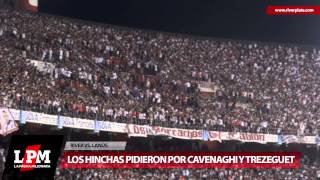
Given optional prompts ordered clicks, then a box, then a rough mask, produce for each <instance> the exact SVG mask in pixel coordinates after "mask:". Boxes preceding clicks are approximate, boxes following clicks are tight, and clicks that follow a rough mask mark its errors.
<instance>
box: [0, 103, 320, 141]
mask: <svg viewBox="0 0 320 180" xmlns="http://www.w3.org/2000/svg"><path fill="white" fill-rule="evenodd" d="M3 110H5V109H2V110H1V112H2V111H3ZM8 111H9V112H10V114H11V117H12V120H15V121H19V122H20V123H21V124H25V123H37V124H44V125H52V126H57V127H58V128H63V127H68V128H76V129H86V130H93V131H95V132H99V131H105V132H115V133H126V134H128V136H129V137H148V136H168V137H172V138H177V139H185V140H203V141H220V142H221V141H241V142H255V143H262V144H266V143H278V144H283V143H286V144H289V143H300V144H317V145H320V137H319V136H297V135H285V134H281V135H278V134H262V133H245V132H222V131H208V130H195V129H180V128H167V127H161V126H149V125H136V124H127V123H117V122H110V121H99V120H89V119H81V118H73V117H67V116H59V115H49V114H45V113H39V112H32V111H23V110H18V109H8Z"/></svg>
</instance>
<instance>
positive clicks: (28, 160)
mask: <svg viewBox="0 0 320 180" xmlns="http://www.w3.org/2000/svg"><path fill="white" fill-rule="evenodd" d="M40 147H41V144H37V145H32V146H27V148H26V150H25V153H24V157H23V158H22V159H20V156H21V151H20V150H14V162H13V163H14V168H20V172H25V171H32V170H33V169H34V168H51V166H50V163H51V160H50V153H51V150H42V151H41V150H40Z"/></svg>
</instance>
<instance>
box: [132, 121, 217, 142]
mask: <svg viewBox="0 0 320 180" xmlns="http://www.w3.org/2000/svg"><path fill="white" fill-rule="evenodd" d="M127 133H128V136H129V137H147V136H148V135H149V136H168V137H173V138H177V139H188V140H203V130H194V129H177V128H166V127H160V126H153V127H152V126H143V125H135V124H128V125H127ZM208 139H209V140H210V141H221V138H220V132H218V131H208Z"/></svg>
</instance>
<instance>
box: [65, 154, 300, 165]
mask: <svg viewBox="0 0 320 180" xmlns="http://www.w3.org/2000/svg"><path fill="white" fill-rule="evenodd" d="M300 157H301V154H300V153H289V152H277V153H275V152H272V153H261V152H259V153H257V152H254V153H249V152H246V153H239V152H210V153H205V152H187V153H182V152H162V153H161V152H152V153H146V152H144V153H136V152H108V151H105V152H68V151H67V152H65V153H64V155H63V158H62V161H61V164H60V167H61V168H299V166H300V164H299V163H300Z"/></svg>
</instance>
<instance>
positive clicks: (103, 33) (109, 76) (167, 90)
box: [0, 10, 320, 135]
mask: <svg viewBox="0 0 320 180" xmlns="http://www.w3.org/2000/svg"><path fill="white" fill-rule="evenodd" d="M35 63H37V65H35ZM40 65H41V68H40ZM0 67H1V71H0V93H1V94H0V102H1V103H2V105H3V106H8V107H13V108H19V109H24V110H33V111H39V112H45V113H50V114H61V115H66V116H72V117H82V118H89V119H99V120H109V121H117V122H125V123H137V124H149V125H162V126H169V127H181V128H198V129H210V130H224V131H246V132H267V133H281V132H286V133H296V132H297V131H296V129H300V130H301V133H304V134H309V135H316V134H317V133H318V129H319V125H320V120H319V118H318V117H319V115H320V110H319V109H320V108H319V105H320V94H319V92H320V90H319V87H318V86H319V84H320V83H319V82H320V78H319V77H320V76H319V72H320V50H319V49H311V48H303V47H295V46H288V45H270V44H267V45H266V44H259V43H254V42H236V41H226V40H205V39H200V38H198V39H197V38H193V37H184V36H181V35H168V34H164V33H155V32H145V31H141V30H134V29H125V28H118V27H113V26H111V27H109V26H107V25H95V24H93V23H86V22H79V21H76V20H68V19H64V18H59V17H51V16H46V15H35V14H27V13H22V12H16V11H8V10H0ZM200 84H205V85H209V86H210V87H212V89H214V91H213V92H210V93H203V92H202V91H201V90H200Z"/></svg>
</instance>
